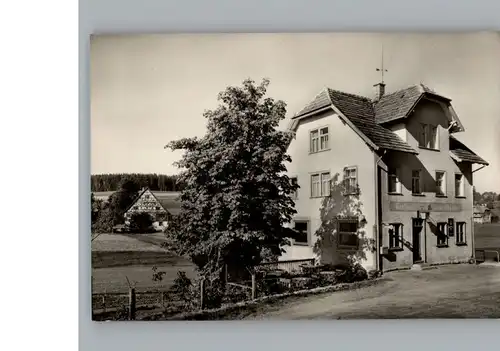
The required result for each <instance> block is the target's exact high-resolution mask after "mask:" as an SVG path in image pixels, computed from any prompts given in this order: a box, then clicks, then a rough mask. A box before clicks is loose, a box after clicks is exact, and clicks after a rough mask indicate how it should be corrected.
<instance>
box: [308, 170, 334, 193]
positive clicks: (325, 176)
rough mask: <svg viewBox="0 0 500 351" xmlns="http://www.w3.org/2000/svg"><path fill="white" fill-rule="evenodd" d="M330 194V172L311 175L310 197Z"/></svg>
mask: <svg viewBox="0 0 500 351" xmlns="http://www.w3.org/2000/svg"><path fill="white" fill-rule="evenodd" d="M328 195H330V172H322V173H316V174H312V175H311V197H321V196H328Z"/></svg>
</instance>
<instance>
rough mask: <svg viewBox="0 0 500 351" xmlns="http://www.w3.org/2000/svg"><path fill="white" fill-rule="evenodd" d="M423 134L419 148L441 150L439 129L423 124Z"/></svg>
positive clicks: (421, 134)
mask: <svg viewBox="0 0 500 351" xmlns="http://www.w3.org/2000/svg"><path fill="white" fill-rule="evenodd" d="M421 128H422V130H421V133H420V140H419V142H418V146H420V147H423V148H426V149H434V150H438V149H439V140H438V127H437V126H434V125H432V124H423V123H422V124H421Z"/></svg>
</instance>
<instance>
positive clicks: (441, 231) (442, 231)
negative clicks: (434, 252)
mask: <svg viewBox="0 0 500 351" xmlns="http://www.w3.org/2000/svg"><path fill="white" fill-rule="evenodd" d="M447 228H448V223H438V224H437V233H436V234H437V246H438V247H446V246H448V234H447V230H446V229H447Z"/></svg>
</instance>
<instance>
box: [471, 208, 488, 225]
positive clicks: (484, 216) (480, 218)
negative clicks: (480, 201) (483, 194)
mask: <svg viewBox="0 0 500 351" xmlns="http://www.w3.org/2000/svg"><path fill="white" fill-rule="evenodd" d="M474 222H475V223H491V211H490V209H489V208H488V207H486V206H484V205H477V206H474Z"/></svg>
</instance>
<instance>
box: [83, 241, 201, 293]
mask: <svg viewBox="0 0 500 351" xmlns="http://www.w3.org/2000/svg"><path fill="white" fill-rule="evenodd" d="M162 242H163V235H162V234H136V235H122V234H101V235H100V236H98V237H97V238H96V239H95V240H94V241H93V242H92V292H93V293H103V292H107V293H126V292H127V291H128V283H127V278H128V279H129V281H130V282H131V283H132V284H134V285H135V287H136V290H137V291H158V290H167V289H168V288H169V287H170V286H171V285H172V282H173V280H174V279H175V278H176V276H177V272H178V271H179V270H182V271H185V272H186V274H187V276H188V277H191V278H194V276H195V272H194V266H193V264H192V263H191V262H189V261H188V260H186V259H184V258H182V257H178V256H176V255H174V254H172V253H171V252H169V251H167V250H165V249H163V248H162V247H161V243H162ZM153 266H157V267H158V270H160V271H164V272H166V274H165V275H164V279H163V281H161V282H154V281H153V279H152V277H153V272H152V267H153Z"/></svg>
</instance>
